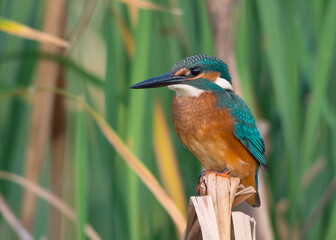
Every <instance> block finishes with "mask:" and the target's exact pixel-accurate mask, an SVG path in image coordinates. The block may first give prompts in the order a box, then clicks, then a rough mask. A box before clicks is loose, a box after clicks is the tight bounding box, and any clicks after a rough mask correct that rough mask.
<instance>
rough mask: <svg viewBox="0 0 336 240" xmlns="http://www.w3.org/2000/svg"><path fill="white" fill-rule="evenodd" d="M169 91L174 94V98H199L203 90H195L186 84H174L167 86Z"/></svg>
mask: <svg viewBox="0 0 336 240" xmlns="http://www.w3.org/2000/svg"><path fill="white" fill-rule="evenodd" d="M168 88H169V89H170V90H174V91H175V92H176V97H181V96H186V97H199V96H200V95H201V94H202V93H203V92H205V90H202V89H199V88H195V87H193V86H190V85H187V84H175V85H170V86H168Z"/></svg>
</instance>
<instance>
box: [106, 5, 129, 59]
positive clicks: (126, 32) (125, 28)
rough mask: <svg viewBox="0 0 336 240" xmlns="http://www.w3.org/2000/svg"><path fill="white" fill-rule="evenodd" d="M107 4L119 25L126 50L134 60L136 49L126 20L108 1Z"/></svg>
mask: <svg viewBox="0 0 336 240" xmlns="http://www.w3.org/2000/svg"><path fill="white" fill-rule="evenodd" d="M106 4H107V6H108V8H109V9H110V11H111V13H112V16H113V18H114V20H115V22H116V23H117V25H118V28H119V30H120V33H121V36H122V38H123V40H124V45H125V48H126V50H127V54H128V57H129V58H133V56H134V52H135V48H134V38H133V36H132V34H131V31H130V29H129V28H128V26H127V24H126V22H125V21H124V19H123V18H122V17H121V15H120V14H119V12H118V11H117V10H116V8H115V6H114V5H113V4H111V3H110V2H108V1H106Z"/></svg>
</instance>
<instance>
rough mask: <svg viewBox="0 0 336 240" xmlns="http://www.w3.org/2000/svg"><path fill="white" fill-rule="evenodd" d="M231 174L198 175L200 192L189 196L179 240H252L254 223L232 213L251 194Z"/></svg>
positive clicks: (252, 190)
mask: <svg viewBox="0 0 336 240" xmlns="http://www.w3.org/2000/svg"><path fill="white" fill-rule="evenodd" d="M239 182H240V180H239V179H238V178H234V177H229V178H228V177H222V176H219V175H217V174H215V173H209V174H207V175H205V176H202V177H201V180H200V195H201V196H198V197H195V196H193V197H191V198H190V201H189V208H188V222H187V228H186V230H185V232H184V234H183V236H182V238H181V240H201V239H203V240H230V239H239V240H254V239H255V228H256V222H255V221H254V219H253V218H251V217H250V216H248V215H246V214H244V213H242V212H232V213H231V210H232V208H233V207H235V206H237V205H238V204H240V203H241V202H243V201H244V200H245V199H247V198H249V197H250V196H252V195H253V194H254V193H255V190H254V189H253V188H252V187H248V188H245V187H244V186H243V185H239Z"/></svg>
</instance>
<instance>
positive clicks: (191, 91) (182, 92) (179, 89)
mask: <svg viewBox="0 0 336 240" xmlns="http://www.w3.org/2000/svg"><path fill="white" fill-rule="evenodd" d="M215 83H216V84H217V85H218V86H220V87H221V88H223V89H229V90H233V89H232V86H231V84H230V82H229V81H228V80H226V79H224V78H221V77H218V78H217V80H216V81H215ZM168 88H169V89H170V90H174V91H175V92H176V97H181V96H185V97H199V96H200V95H201V94H202V93H203V92H205V90H203V89H199V88H196V87H193V86H190V85H187V84H174V85H169V86H168Z"/></svg>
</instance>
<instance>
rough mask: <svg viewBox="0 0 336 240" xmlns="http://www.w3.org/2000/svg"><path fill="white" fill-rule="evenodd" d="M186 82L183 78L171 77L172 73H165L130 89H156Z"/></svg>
mask: <svg viewBox="0 0 336 240" xmlns="http://www.w3.org/2000/svg"><path fill="white" fill-rule="evenodd" d="M183 81H184V77H183V76H171V73H165V74H162V75H160V76H157V77H153V78H150V79H148V80H145V81H143V82H139V83H137V84H135V85H133V86H131V87H130V88H132V89H139V88H155V87H163V86H168V85H172V84H179V83H182V82H183Z"/></svg>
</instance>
